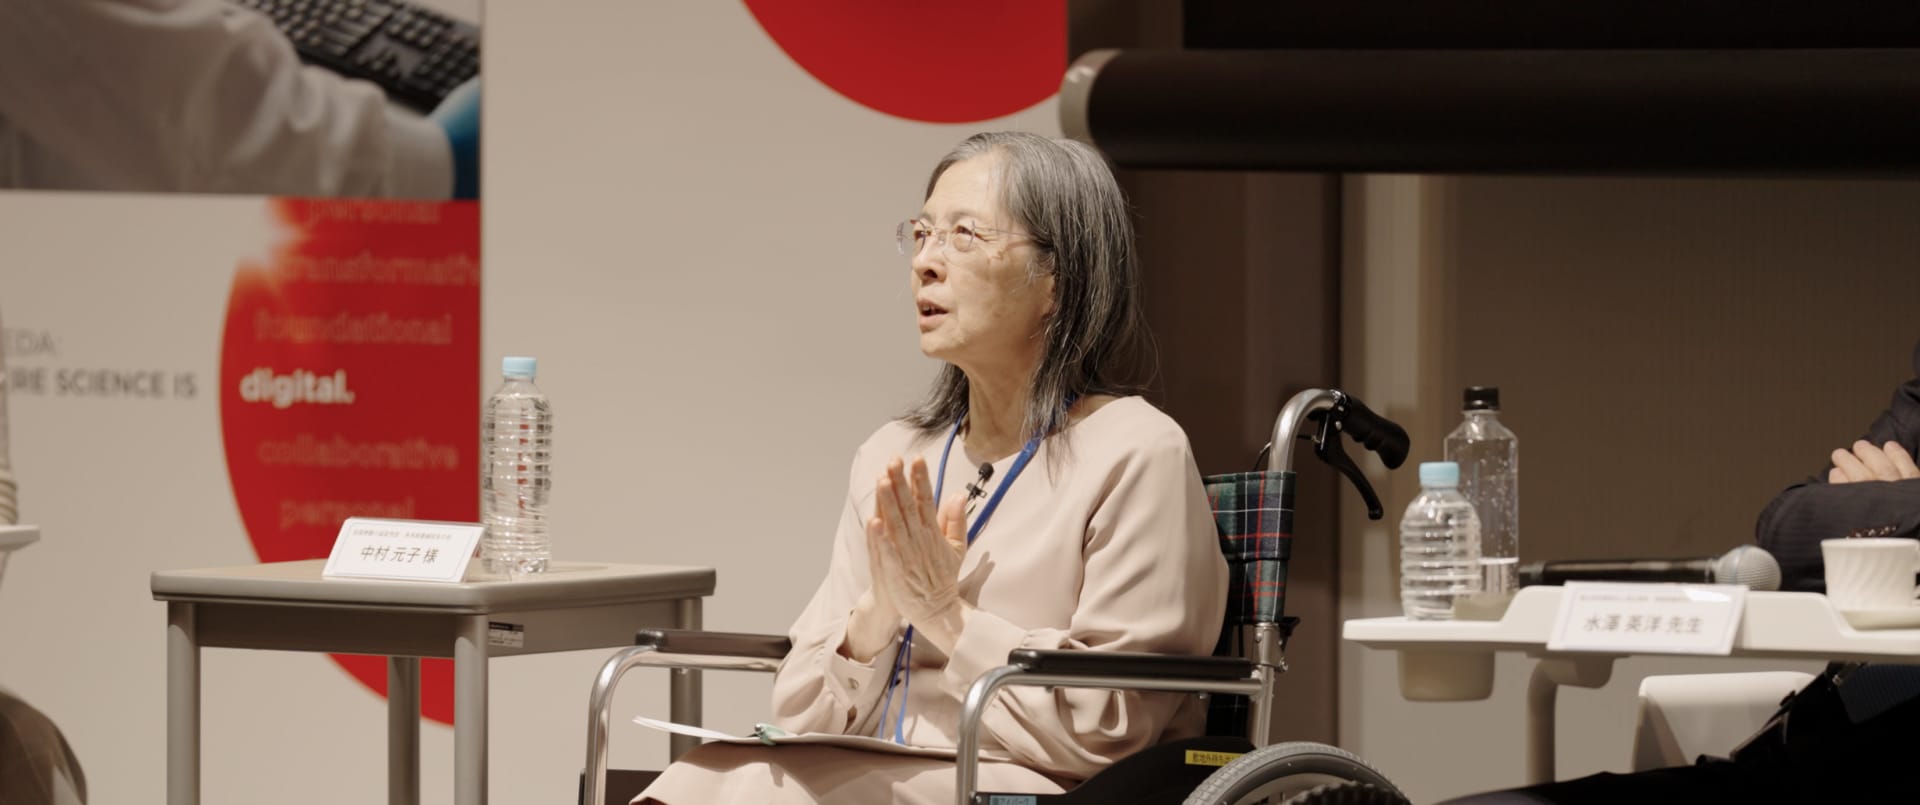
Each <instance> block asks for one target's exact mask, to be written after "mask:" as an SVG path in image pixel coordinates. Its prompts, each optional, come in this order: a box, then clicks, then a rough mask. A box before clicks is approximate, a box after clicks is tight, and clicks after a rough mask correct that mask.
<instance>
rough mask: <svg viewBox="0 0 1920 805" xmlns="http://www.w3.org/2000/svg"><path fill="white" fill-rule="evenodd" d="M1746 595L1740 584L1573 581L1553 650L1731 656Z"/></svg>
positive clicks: (1553, 638)
mask: <svg viewBox="0 0 1920 805" xmlns="http://www.w3.org/2000/svg"><path fill="white" fill-rule="evenodd" d="M1746 595H1747V588H1746V587H1742V586H1740V585H1737V584H1629V583H1624V582H1590V581H1582V582H1568V583H1567V584H1566V591H1565V593H1564V594H1562V595H1561V597H1560V612H1559V615H1558V617H1556V618H1555V619H1554V622H1553V634H1552V636H1551V637H1550V638H1548V640H1547V649H1548V650H1550V651H1597V652H1608V653H1615V654H1708V655H1719V656H1725V655H1727V654H1731V653H1732V652H1733V636H1734V633H1735V632H1736V631H1738V630H1739V628H1740V614H1741V611H1742V609H1743V608H1744V607H1745V606H1746V600H1747V599H1746Z"/></svg>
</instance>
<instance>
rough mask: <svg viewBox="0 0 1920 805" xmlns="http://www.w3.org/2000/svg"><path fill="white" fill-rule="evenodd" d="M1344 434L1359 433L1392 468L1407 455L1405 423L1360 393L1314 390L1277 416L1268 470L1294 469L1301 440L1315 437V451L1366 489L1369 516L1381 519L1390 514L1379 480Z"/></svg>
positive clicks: (1297, 396)
mask: <svg viewBox="0 0 1920 805" xmlns="http://www.w3.org/2000/svg"><path fill="white" fill-rule="evenodd" d="M1309 426H1315V427H1311V428H1310V427H1309ZM1343 433H1344V434H1349V435H1351V436H1353V438H1354V439H1355V440H1357V441H1358V442H1359V443H1360V446H1361V447H1364V448H1366V449H1368V450H1372V451H1374V452H1376V453H1378V454H1380V460H1381V461H1382V462H1383V463H1385V464H1386V465H1387V467H1388V468H1389V469H1392V468H1395V467H1398V466H1400V465H1401V464H1402V463H1404V462H1405V461H1406V460H1407V447H1408V441H1407V431H1406V429H1405V428H1402V427H1400V425H1399V424H1397V423H1395V422H1394V421H1393V420H1390V419H1387V418H1386V417H1383V416H1380V415H1379V414H1376V413H1374V412H1373V410H1372V409H1370V408H1368V407H1367V406H1366V405H1365V404H1364V403H1362V402H1360V400H1359V398H1356V397H1354V396H1353V395H1351V394H1348V393H1346V392H1344V391H1340V390H1339V389H1308V390H1306V391H1303V392H1300V393H1299V394H1295V395H1293V397H1292V398H1291V399H1289V400H1287V404H1286V405H1284V406H1282V407H1281V409H1280V416H1279V417H1278V418H1276V419H1275V420H1274V423H1273V444H1272V451H1273V452H1272V453H1271V454H1270V455H1271V458H1270V463H1269V464H1268V469H1269V470H1273V471H1280V472H1285V471H1290V470H1292V469H1293V444H1294V442H1295V440H1297V439H1307V440H1310V441H1312V442H1313V454H1314V455H1315V456H1318V457H1319V458H1320V460H1321V461H1325V462H1327V463H1328V464H1329V465H1332V466H1333V468H1334V469H1336V470H1339V471H1340V474H1341V475H1344V476H1346V477H1347V480H1348V481H1349V482H1351V483H1352V484H1353V486H1354V488H1355V489H1357V490H1358V491H1359V492H1360V497H1361V498H1362V499H1363V500H1365V501H1366V504H1367V518H1368V519H1371V520H1378V519H1380V518H1381V517H1382V516H1384V514H1385V511H1384V509H1383V508H1382V506H1381V505H1380V496H1379V494H1377V493H1375V492H1374V491H1373V485H1372V484H1370V483H1368V482H1367V477H1366V475H1365V474H1364V473H1362V472H1361V471H1360V467H1359V465H1357V464H1355V463H1354V462H1353V458H1352V457H1351V456H1348V455H1347V451H1346V449H1345V448H1344V447H1342V445H1341V440H1340V435H1341V434H1343Z"/></svg>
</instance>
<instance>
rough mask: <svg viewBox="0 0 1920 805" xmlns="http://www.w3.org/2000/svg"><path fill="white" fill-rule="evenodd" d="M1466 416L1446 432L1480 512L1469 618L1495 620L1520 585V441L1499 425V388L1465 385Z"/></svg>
mask: <svg viewBox="0 0 1920 805" xmlns="http://www.w3.org/2000/svg"><path fill="white" fill-rule="evenodd" d="M1462 397H1463V403H1464V405H1463V406H1462V407H1463V408H1464V411H1463V412H1462V413H1463V414H1464V419H1462V421H1461V422H1460V426H1459V427H1457V428H1454V429H1453V433H1450V434H1448V435H1447V442H1446V459H1447V460H1448V461H1451V462H1453V463H1455V464H1458V465H1460V494H1462V495H1464V496H1466V498H1467V500H1468V502H1471V503H1472V504H1473V510H1474V512H1475V513H1477V514H1479V515H1480V570H1481V574H1482V578H1481V584H1480V590H1481V592H1480V594H1479V595H1476V596H1474V601H1473V602H1472V607H1471V609H1472V610H1473V612H1474V613H1475V614H1474V615H1473V616H1472V617H1485V618H1499V617H1500V615H1501V613H1504V612H1506V610H1507V604H1509V603H1511V602H1512V601H1513V594H1514V591H1515V590H1517V589H1518V588H1519V586H1520V576H1519V572H1520V440H1519V439H1517V438H1515V437H1514V435H1513V431H1511V430H1508V429H1507V426H1506V425H1503V424H1501V423H1500V389H1498V388H1495V387H1492V386H1468V387H1467V390H1466V392H1465V393H1464V394H1463V395H1462Z"/></svg>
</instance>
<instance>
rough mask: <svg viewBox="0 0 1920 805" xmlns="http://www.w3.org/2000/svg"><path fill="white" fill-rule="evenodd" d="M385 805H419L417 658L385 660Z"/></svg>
mask: <svg viewBox="0 0 1920 805" xmlns="http://www.w3.org/2000/svg"><path fill="white" fill-rule="evenodd" d="M387 802H388V803H389V804H390V805H420V658H419V657H388V658H387Z"/></svg>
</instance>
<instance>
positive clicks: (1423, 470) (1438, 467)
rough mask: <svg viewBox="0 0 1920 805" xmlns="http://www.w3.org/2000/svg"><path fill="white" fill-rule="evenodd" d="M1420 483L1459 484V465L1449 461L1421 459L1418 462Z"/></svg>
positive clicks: (1428, 485) (1433, 484) (1446, 485)
mask: <svg viewBox="0 0 1920 805" xmlns="http://www.w3.org/2000/svg"><path fill="white" fill-rule="evenodd" d="M1420 485H1421V486H1426V487H1448V488H1451V487H1457V486H1459V485H1460V465H1459V464H1455V463H1453V462H1451V461H1422V462H1420Z"/></svg>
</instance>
